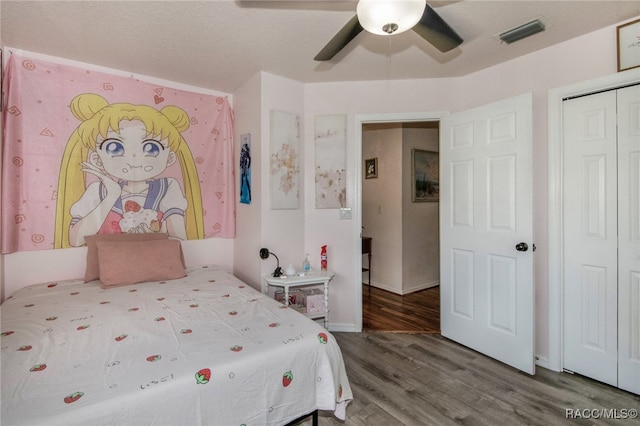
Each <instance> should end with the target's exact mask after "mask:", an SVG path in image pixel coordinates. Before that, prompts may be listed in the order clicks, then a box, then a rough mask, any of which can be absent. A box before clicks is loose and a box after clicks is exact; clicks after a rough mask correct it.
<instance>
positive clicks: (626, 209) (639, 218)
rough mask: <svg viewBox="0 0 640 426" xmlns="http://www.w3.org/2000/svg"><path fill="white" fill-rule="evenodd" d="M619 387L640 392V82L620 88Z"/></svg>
mask: <svg viewBox="0 0 640 426" xmlns="http://www.w3.org/2000/svg"><path fill="white" fill-rule="evenodd" d="M618 253H619V258H618V326H619V329H618V387H619V388H621V389H625V390H628V391H630V392H634V393H637V394H640V86H633V87H627V88H625V89H620V90H618Z"/></svg>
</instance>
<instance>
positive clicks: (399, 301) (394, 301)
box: [362, 284, 440, 334]
mask: <svg viewBox="0 0 640 426" xmlns="http://www.w3.org/2000/svg"><path fill="white" fill-rule="evenodd" d="M362 328H363V330H365V331H386V332H399V333H424V334H432V333H440V287H439V286H437V287H432V288H428V289H426V290H420V291H417V292H415V293H409V294H406V295H404V296H400V295H398V294H395V293H391V292H389V291H385V290H381V289H379V288H376V287H371V288H369V286H368V285H366V284H365V285H363V286H362Z"/></svg>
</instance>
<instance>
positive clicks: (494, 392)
mask: <svg viewBox="0 0 640 426" xmlns="http://www.w3.org/2000/svg"><path fill="white" fill-rule="evenodd" d="M370 290H371V293H369V288H368V287H367V286H366V285H364V286H363V289H362V295H363V327H364V329H365V331H364V332H362V333H332V334H333V336H334V337H335V338H336V339H337V340H338V343H339V345H340V348H341V350H342V354H343V357H344V361H345V366H346V369H347V374H348V376H349V382H350V384H351V388H352V390H353V396H354V400H353V401H352V402H351V404H350V405H349V406H348V408H347V419H346V421H344V422H341V421H339V420H337V419H336V418H335V417H333V416H332V414H330V413H325V412H321V413H320V416H319V424H320V425H321V426H326V425H354V426H393V425H407V426H422V425H425V426H440V425H445V426H447V425H468V426H502V425H504V426H519V425H533V426H556V425H558V426H562V425H581V426H584V425H620V426H632V425H633V426H636V425H640V420H639V419H638V417H636V418H631V417H630V416H629V413H635V415H636V416H637V413H638V411H637V410H639V409H640V396H638V395H634V394H631V393H629V392H625V391H621V390H619V389H617V388H614V387H611V386H608V385H605V384H603V383H599V382H596V381H594V380H591V379H588V378H586V377H582V376H579V375H572V374H569V373H557V372H553V371H550V370H547V369H545V368H541V367H537V368H536V374H535V375H533V376H530V375H528V374H525V373H522V372H520V371H518V370H516V369H514V368H512V367H509V366H507V365H505V364H503V363H501V362H498V361H496V360H493V359H491V358H489V357H487V356H485V355H482V354H480V353H478V352H476V351H473V350H471V349H469V348H466V347H464V346H462V345H459V344H457V343H455V342H453V341H451V340H448V339H446V338H444V337H442V336H441V335H440V334H439V331H440V315H439V299H440V293H439V287H435V288H432V289H428V290H423V291H420V292H417V293H414V294H410V295H406V296H398V295H396V294H393V293H390V292H386V291H384V290H380V289H377V288H375V287H372V288H371V289H370ZM632 410H636V411H632ZM607 416H608V417H610V418H603V417H607ZM625 416H626V418H624V417H625ZM578 417H580V418H578ZM594 417H600V418H594ZM611 417H613V418H611ZM311 424H312V423H311V420H310V419H308V420H305V421H303V422H301V423H299V425H304V426H311Z"/></svg>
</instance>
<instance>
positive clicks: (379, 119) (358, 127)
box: [353, 111, 449, 332]
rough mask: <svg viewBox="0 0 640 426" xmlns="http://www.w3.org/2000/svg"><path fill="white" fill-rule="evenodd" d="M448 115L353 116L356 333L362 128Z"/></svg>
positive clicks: (358, 320)
mask: <svg viewBox="0 0 640 426" xmlns="http://www.w3.org/2000/svg"><path fill="white" fill-rule="evenodd" d="M447 115H449V111H432V112H406V113H381V114H357V115H356V116H355V142H356V146H355V155H354V157H355V158H354V160H355V167H354V171H355V172H354V173H355V175H356V178H355V194H354V198H355V203H354V206H353V208H354V210H355V211H354V214H353V219H354V221H353V236H354V241H357V244H354V254H353V258H354V259H356V261H355V262H353V266H354V275H353V276H354V277H356V278H357V281H356V282H355V285H354V288H355V299H356V309H355V316H356V318H355V320H356V321H355V322H356V327H355V329H356V332H361V331H362V253H361V252H362V245H361V244H360V236H361V234H362V161H363V158H362V126H363V125H364V124H369V123H409V122H416V121H438V122H439V121H440V119H441V118H442V117H445V116H447ZM441 179H442V178H441Z"/></svg>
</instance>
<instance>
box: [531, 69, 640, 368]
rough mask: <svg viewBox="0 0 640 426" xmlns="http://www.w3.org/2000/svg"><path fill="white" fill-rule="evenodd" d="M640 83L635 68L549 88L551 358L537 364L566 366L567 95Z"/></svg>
mask: <svg viewBox="0 0 640 426" xmlns="http://www.w3.org/2000/svg"><path fill="white" fill-rule="evenodd" d="M637 83H640V70H638V69H632V70H628V71H625V72H620V73H616V74H611V75H608V76H604V77H600V78H597V79H593V80H589V81H585V82H580V83H575V84H572V85H569V86H564V87H559V88H557V89H552V90H550V91H549V96H548V119H549V122H548V130H549V134H548V139H547V148H548V154H547V155H548V170H549V182H548V185H549V186H548V221H549V228H548V236H547V237H548V242H549V251H548V258H547V259H548V274H549V280H548V288H547V289H548V301H549V303H548V328H547V330H548V344H549V350H548V358H546V359H544V358H540V359H539V360H538V365H540V366H542V367H545V368H548V369H550V370H553V371H562V369H563V367H564V366H563V361H562V360H563V340H564V336H563V328H564V324H563V319H562V318H563V303H564V300H563V288H564V282H563V276H564V270H563V265H564V258H563V238H562V236H563V233H564V232H563V225H562V223H563V222H562V217H563V210H562V200H563V197H564V194H563V186H564V185H563V179H562V172H563V168H562V156H563V151H564V146H563V127H562V121H563V114H562V102H563V99H565V98H570V97H574V96H581V95H587V94H590V93H594V92H599V91H603V90H613V89H616V88H621V87H624V86H627V85H631V84H637Z"/></svg>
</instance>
